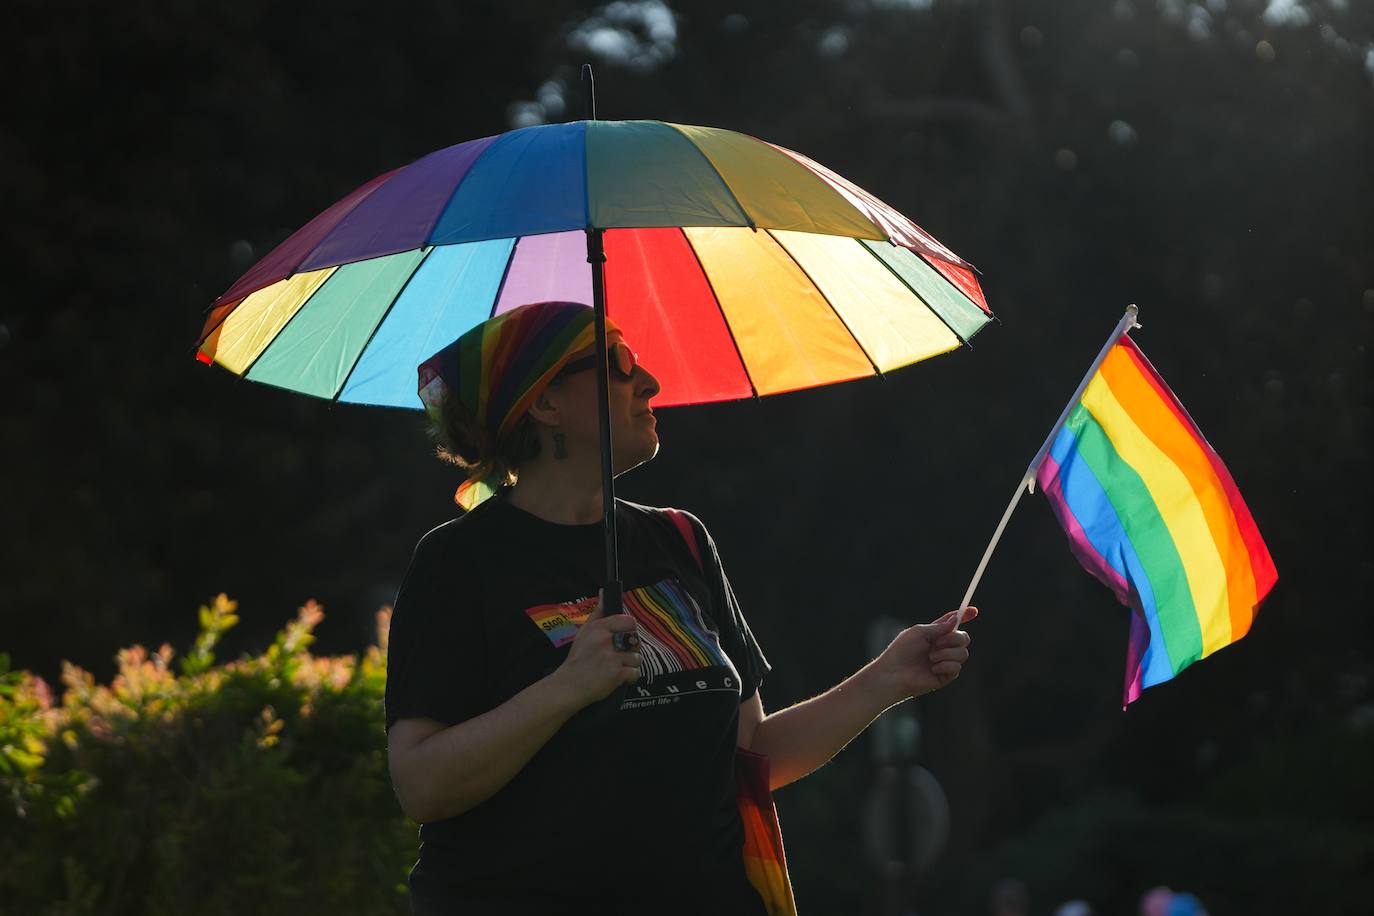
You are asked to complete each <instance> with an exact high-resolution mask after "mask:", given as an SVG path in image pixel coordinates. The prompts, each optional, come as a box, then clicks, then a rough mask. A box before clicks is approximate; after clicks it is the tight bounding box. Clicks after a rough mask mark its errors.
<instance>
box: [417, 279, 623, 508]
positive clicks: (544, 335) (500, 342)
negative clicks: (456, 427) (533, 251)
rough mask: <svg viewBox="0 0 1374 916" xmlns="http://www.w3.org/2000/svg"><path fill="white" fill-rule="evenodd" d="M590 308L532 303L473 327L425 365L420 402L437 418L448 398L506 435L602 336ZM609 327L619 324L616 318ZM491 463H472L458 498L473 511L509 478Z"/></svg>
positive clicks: (421, 369)
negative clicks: (574, 358) (562, 371)
mask: <svg viewBox="0 0 1374 916" xmlns="http://www.w3.org/2000/svg"><path fill="white" fill-rule="evenodd" d="M592 318H593V313H592V309H591V307H590V306H587V305H582V304H580V303H577V302H533V303H530V304H529V305H522V306H520V307H519V308H514V309H511V310H510V311H509V312H503V313H502V314H500V315H497V316H496V317H494V318H491V319H488V320H487V321H484V322H482V323H481V324H479V325H477V326H476V327H474V328H472V329H470V330H468V331H467V332H466V333H464V334H463V335H462V336H461V337H459V338H458V339H457V340H455V341H454V342H453V343H451V344H449V345H448V346H446V347H444V348H443V349H442V350H440V351H439V352H438V353H435V354H434V355H433V356H431V357H430V358H429V359H427V360H425V361H424V362H423V363H421V364H420V367H419V376H420V379H419V381H420V400H421V401H422V402H423V403H424V405H425V410H426V411H427V412H428V413H429V414H430V415H431V416H434V415H435V414H436V412H437V408H438V406H439V404H440V403H441V402H442V401H443V400H444V399H445V398H449V397H456V398H458V400H459V402H461V403H462V405H463V406H464V407H466V408H467V409H468V411H469V412H471V414H472V416H473V417H474V418H475V419H476V420H477V422H479V423H481V424H482V425H483V426H484V427H486V429H487V430H488V431H489V432H490V433H491V434H492V436H493V437H495V439H496V441H498V442H499V441H501V440H502V439H504V438H505V437H506V436H508V435H509V434H510V432H511V430H512V429H514V428H515V424H516V422H517V421H519V419H520V418H521V417H522V416H524V414H525V411H526V410H527V409H528V408H529V406H530V404H531V402H533V401H534V399H535V398H536V397H538V396H539V392H541V391H543V390H544V386H545V385H547V384H548V383H549V381H550V380H551V379H552V378H553V377H554V376H555V375H557V374H558V372H559V370H560V369H562V368H563V367H564V366H565V365H567V364H568V361H569V360H570V359H571V357H572V355H573V354H574V353H576V352H577V351H578V350H582V349H584V348H586V347H589V346H591V345H592V341H593V340H594V339H595V336H596V328H595V325H594V324H593V320H592ZM606 330H607V331H608V332H609V331H611V330H618V328H616V326H615V324H614V323H613V322H611V321H610V320H609V319H608V320H607V322H606ZM500 476H501V475H500V474H498V473H496V471H495V469H494V468H492V467H491V466H489V465H486V464H483V465H478V466H476V467H474V468H472V470H471V472H470V476H469V477H468V479H467V480H466V481H464V483H463V485H462V486H460V487H459V488H458V493H457V494H456V495H455V497H454V499H455V500H456V501H457V503H458V504H459V505H460V506H462V507H463V508H464V509H472V508H473V507H474V506H476V505H477V504H478V503H480V502H482V501H483V500H484V499H486V498H487V497H489V496H491V495H492V494H493V493H495V492H496V490H497V489H498V488H499V487H500V486H501V485H502V484H504V483H505V481H504V480H502V479H499V478H500Z"/></svg>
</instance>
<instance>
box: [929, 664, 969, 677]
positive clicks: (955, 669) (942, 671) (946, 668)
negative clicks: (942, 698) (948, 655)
mask: <svg viewBox="0 0 1374 916" xmlns="http://www.w3.org/2000/svg"><path fill="white" fill-rule="evenodd" d="M963 669H964V666H963V665H962V664H960V663H959V662H939V663H937V664H934V665H931V666H930V673H931V674H933V675H935V676H936V677H939V678H950V679H953V678H956V677H958V676H959V672H960V671H962V670H963Z"/></svg>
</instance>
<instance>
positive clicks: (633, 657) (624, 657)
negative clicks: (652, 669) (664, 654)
mask: <svg viewBox="0 0 1374 916" xmlns="http://www.w3.org/2000/svg"><path fill="white" fill-rule="evenodd" d="M616 658H617V659H618V660H619V661H620V664H622V665H624V666H625V667H626V668H633V669H635V670H636V671H638V670H639V666H640V665H641V664H643V663H644V659H643V658H642V657H641V656H640V654H639V653H638V652H622V653H620V654H619V655H617V656H616Z"/></svg>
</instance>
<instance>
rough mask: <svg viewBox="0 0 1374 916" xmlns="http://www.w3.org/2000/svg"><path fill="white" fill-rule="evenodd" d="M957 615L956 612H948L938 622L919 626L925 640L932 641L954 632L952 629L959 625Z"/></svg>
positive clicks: (934, 621)
mask: <svg viewBox="0 0 1374 916" xmlns="http://www.w3.org/2000/svg"><path fill="white" fill-rule="evenodd" d="M958 613H959V612H958V611H950V612H949V613H948V614H946V615H945V616H943V617H941V618H939V619H938V620H932V621H931V622H930V623H923V624H921V629H922V630H924V631H925V634H926V638H928V639H931V640H934V639H936V638H938V637H940V636H943V635H944V634H945V633H952V632H954V628H955V627H957V626H958V625H959V620H958V617H957V614H958Z"/></svg>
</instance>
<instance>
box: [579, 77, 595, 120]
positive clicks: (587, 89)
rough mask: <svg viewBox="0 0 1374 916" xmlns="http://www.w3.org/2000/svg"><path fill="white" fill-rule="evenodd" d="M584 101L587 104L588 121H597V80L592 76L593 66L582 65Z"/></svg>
mask: <svg viewBox="0 0 1374 916" xmlns="http://www.w3.org/2000/svg"><path fill="white" fill-rule="evenodd" d="M582 100H583V102H584V103H585V108H586V115H587V120H588V121H595V120H596V78H595V77H593V76H592V65H591V64H583V65H582Z"/></svg>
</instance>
